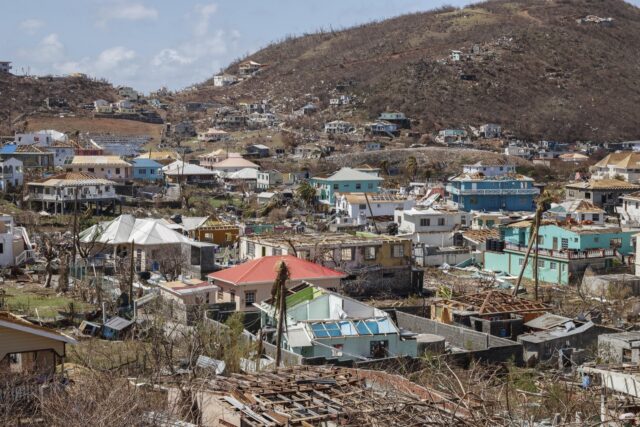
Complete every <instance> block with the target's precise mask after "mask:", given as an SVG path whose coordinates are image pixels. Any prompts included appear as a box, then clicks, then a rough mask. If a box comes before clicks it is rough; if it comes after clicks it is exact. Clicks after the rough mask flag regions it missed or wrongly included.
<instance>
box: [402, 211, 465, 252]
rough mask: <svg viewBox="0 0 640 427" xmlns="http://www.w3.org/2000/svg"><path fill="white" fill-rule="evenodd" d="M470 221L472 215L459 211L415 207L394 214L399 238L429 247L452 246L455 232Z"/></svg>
mask: <svg viewBox="0 0 640 427" xmlns="http://www.w3.org/2000/svg"><path fill="white" fill-rule="evenodd" d="M470 221H471V214H469V213H467V212H464V211H460V210H457V209H435V208H432V207H429V208H426V209H425V208H416V207H413V208H411V209H406V210H397V211H395V213H394V222H395V223H396V224H398V235H399V236H403V237H406V238H410V239H411V240H412V241H413V242H414V243H421V244H425V245H428V246H452V245H453V243H454V242H453V239H454V234H455V233H454V232H455V231H456V230H459V229H460V227H465V226H468V225H469V223H470Z"/></svg>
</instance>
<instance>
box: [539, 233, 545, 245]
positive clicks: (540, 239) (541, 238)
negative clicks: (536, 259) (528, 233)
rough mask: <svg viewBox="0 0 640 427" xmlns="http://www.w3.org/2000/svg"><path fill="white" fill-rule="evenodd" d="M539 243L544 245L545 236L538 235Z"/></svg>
mask: <svg viewBox="0 0 640 427" xmlns="http://www.w3.org/2000/svg"><path fill="white" fill-rule="evenodd" d="M538 245H544V236H540V235H539V236H538Z"/></svg>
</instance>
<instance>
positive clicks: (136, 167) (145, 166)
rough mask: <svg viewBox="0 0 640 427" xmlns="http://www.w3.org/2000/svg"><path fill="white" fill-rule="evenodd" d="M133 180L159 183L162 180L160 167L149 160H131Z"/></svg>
mask: <svg viewBox="0 0 640 427" xmlns="http://www.w3.org/2000/svg"><path fill="white" fill-rule="evenodd" d="M131 166H132V168H133V179H137V180H140V181H159V180H161V179H162V165H161V164H160V163H158V162H156V161H155V160H151V159H133V160H132V161H131Z"/></svg>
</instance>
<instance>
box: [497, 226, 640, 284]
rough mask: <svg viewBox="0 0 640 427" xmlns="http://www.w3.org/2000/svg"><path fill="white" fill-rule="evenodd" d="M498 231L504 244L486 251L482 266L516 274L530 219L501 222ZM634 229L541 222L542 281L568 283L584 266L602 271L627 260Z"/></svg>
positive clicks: (530, 273) (528, 273)
mask: <svg viewBox="0 0 640 427" xmlns="http://www.w3.org/2000/svg"><path fill="white" fill-rule="evenodd" d="M500 233H501V240H502V242H503V243H504V245H498V247H497V248H493V249H488V250H487V252H485V255H484V269H485V270H487V271H502V272H505V273H507V274H510V275H512V276H517V275H518V274H519V273H520V270H521V269H522V264H523V263H524V257H525V252H526V251H527V246H528V244H529V238H530V235H531V220H525V221H519V222H516V223H512V224H509V225H506V226H503V227H501V230H500ZM635 233H637V230H635V231H634V230H627V231H625V230H622V229H620V228H619V227H616V226H609V225H586V224H581V225H573V224H571V223H569V224H564V225H560V224H555V223H552V222H550V221H546V222H543V223H542V224H541V225H540V228H539V233H538V234H539V237H538V249H537V252H538V277H539V278H540V281H542V282H547V283H552V284H558V285H567V284H572V283H574V282H575V281H576V280H581V279H582V275H583V274H584V271H585V270H586V268H587V267H590V268H591V269H592V270H594V271H597V272H602V271H606V270H607V269H610V268H611V267H613V266H614V265H615V264H616V263H620V262H621V261H622V262H624V263H627V264H629V263H630V262H632V261H631V260H630V259H628V255H630V254H631V252H633V250H634V248H633V245H632V236H633V235H634V234H635ZM532 255H533V254H532ZM625 258H626V259H625ZM532 259H533V257H532V256H530V257H529V260H528V262H527V266H526V268H525V270H524V276H523V277H525V278H527V279H533V268H532V265H533V261H532Z"/></svg>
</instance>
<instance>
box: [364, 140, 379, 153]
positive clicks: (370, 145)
mask: <svg viewBox="0 0 640 427" xmlns="http://www.w3.org/2000/svg"><path fill="white" fill-rule="evenodd" d="M383 148H384V144H383V143H382V142H380V141H367V142H365V144H364V151H380V150H382V149H383Z"/></svg>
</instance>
